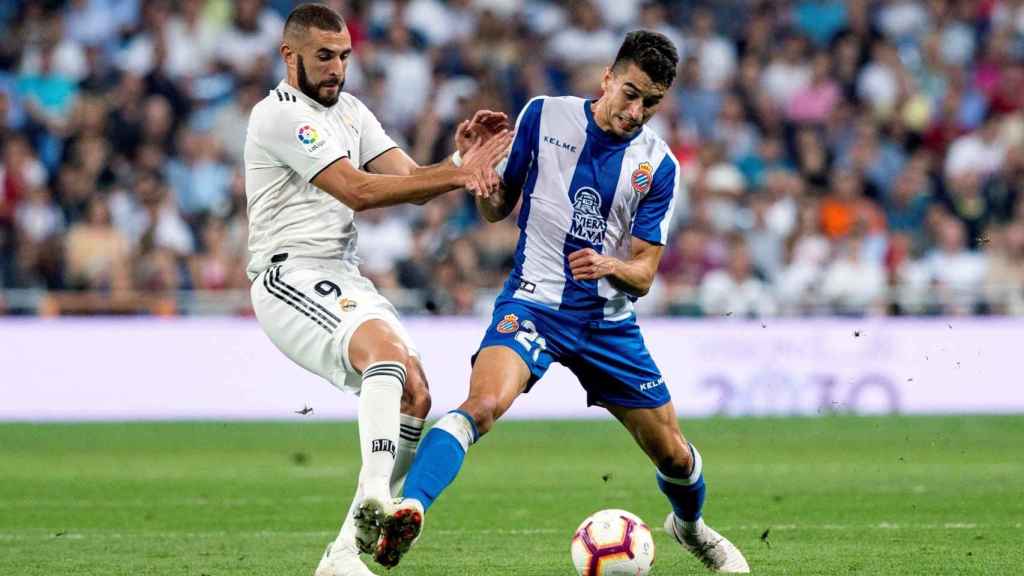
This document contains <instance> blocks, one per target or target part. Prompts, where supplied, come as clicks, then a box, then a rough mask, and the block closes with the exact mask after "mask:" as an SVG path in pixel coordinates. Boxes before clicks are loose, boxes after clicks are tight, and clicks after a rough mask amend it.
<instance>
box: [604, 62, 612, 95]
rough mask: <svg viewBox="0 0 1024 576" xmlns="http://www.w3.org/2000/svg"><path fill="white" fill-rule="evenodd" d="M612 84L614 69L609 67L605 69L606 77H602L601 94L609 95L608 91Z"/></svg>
mask: <svg viewBox="0 0 1024 576" xmlns="http://www.w3.org/2000/svg"><path fill="white" fill-rule="evenodd" d="M611 84H612V67H611V66H608V67H606V68H605V69H604V76H602V77H601V92H603V93H605V94H607V93H608V89H609V88H610V87H611Z"/></svg>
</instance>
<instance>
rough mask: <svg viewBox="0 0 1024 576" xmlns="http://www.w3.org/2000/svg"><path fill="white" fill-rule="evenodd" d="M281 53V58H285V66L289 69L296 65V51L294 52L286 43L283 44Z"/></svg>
mask: <svg viewBox="0 0 1024 576" xmlns="http://www.w3.org/2000/svg"><path fill="white" fill-rule="evenodd" d="M279 51H280V52H281V58H284V63H285V65H287V66H289V67H291V66H294V65H295V62H294V60H295V51H294V50H292V48H291V46H289V45H288V44H287V43H286V42H282V43H281V48H280V50H279Z"/></svg>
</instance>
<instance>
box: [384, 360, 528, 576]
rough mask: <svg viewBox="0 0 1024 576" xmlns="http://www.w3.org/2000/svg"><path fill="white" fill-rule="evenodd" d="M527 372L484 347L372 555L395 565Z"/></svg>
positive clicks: (430, 437)
mask: <svg viewBox="0 0 1024 576" xmlns="http://www.w3.org/2000/svg"><path fill="white" fill-rule="evenodd" d="M529 380H530V370H529V368H528V367H527V366H526V363H525V362H524V361H523V360H522V358H521V357H520V356H519V354H517V353H516V352H514V351H513V350H511V349H509V348H507V347H505V346H491V347H488V348H484V349H483V350H481V351H480V354H479V356H477V359H476V363H475V364H474V365H473V373H472V376H471V377H470V384H469V397H468V398H467V399H466V401H465V402H463V403H462V405H461V406H459V408H458V409H456V410H453V411H451V412H449V413H448V414H446V415H445V416H444V417H442V418H441V419H440V420H438V422H437V424H435V425H434V426H433V427H432V428H431V429H430V432H428V433H427V435H426V437H425V438H424V439H423V443H422V445H421V446H420V449H419V453H418V454H417V456H416V459H415V460H414V461H413V465H412V470H410V471H409V476H408V478H407V479H406V482H405V489H404V500H403V501H402V503H401V504H399V506H398V509H397V510H396V511H395V513H394V514H393V515H392V516H389V517H388V518H387V519H386V520H385V524H384V527H383V534H382V535H381V539H380V544H379V546H378V548H377V552H376V553H375V554H374V558H375V559H376V560H377V562H379V563H380V564H382V565H384V566H389V567H390V566H395V565H397V564H398V562H399V560H401V557H402V555H403V554H404V553H405V552H406V551H408V550H409V547H410V546H412V543H413V542H414V541H415V540H416V538H417V537H418V536H419V533H420V529H421V527H422V522H423V513H424V512H425V511H426V510H427V509H429V508H430V506H431V505H432V504H433V503H434V500H436V499H437V497H438V496H440V494H441V492H443V491H444V489H445V488H447V487H448V485H450V484H451V483H452V482H453V481H454V480H455V477H456V476H457V475H458V474H459V470H460V469H461V468H462V462H463V459H464V458H465V456H466V451H467V450H468V449H469V446H470V445H471V444H472V443H474V442H475V441H476V440H478V439H479V438H480V436H482V435H483V434H486V433H487V432H489V431H490V430H491V428H492V427H493V426H494V422H495V421H496V420H497V419H498V418H500V417H501V415H502V414H504V413H505V412H506V411H507V410H508V409H509V407H511V406H512V402H513V401H515V399H516V397H517V396H519V394H521V393H522V392H523V390H525V389H526V385H527V383H528V382H529Z"/></svg>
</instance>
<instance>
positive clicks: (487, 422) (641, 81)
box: [377, 31, 749, 572]
mask: <svg viewBox="0 0 1024 576" xmlns="http://www.w3.org/2000/svg"><path fill="white" fill-rule="evenodd" d="M677 64H678V56H677V53H676V49H675V47H674V46H673V45H672V43H671V41H669V40H668V39H667V38H666V37H665V36H663V35H661V34H658V33H655V32H647V31H637V32H631V33H630V34H628V35H627V36H626V38H625V41H624V42H623V44H622V47H621V48H620V50H619V52H618V55H617V56H616V59H615V62H614V63H613V64H612V65H611V66H610V67H608V68H607V69H606V70H605V73H604V78H603V81H602V89H603V90H602V92H603V93H602V95H601V97H600V98H598V99H596V100H585V99H582V98H575V97H558V98H553V97H545V96H541V97H538V98H534V99H533V100H531V101H530V102H529V103H528V104H527V105H526V107H525V109H524V110H523V111H522V113H521V114H520V116H519V119H518V121H517V123H516V135H515V141H514V143H513V145H512V151H511V153H510V155H509V157H508V159H507V162H506V163H505V164H504V165H503V166H501V167H500V168H499V171H500V172H501V174H502V183H503V188H502V191H501V192H500V193H497V194H494V195H492V196H490V197H488V198H479V197H478V198H477V206H478V208H479V210H480V212H481V214H483V216H484V217H485V218H486V219H487V220H489V221H491V222H495V221H498V220H501V219H503V218H505V217H506V216H508V215H509V214H510V213H511V211H512V209H513V207H514V206H515V205H516V203H517V202H518V201H519V198H520V197H521V198H522V206H521V208H520V212H519V220H518V223H519V229H520V235H519V244H518V247H517V249H516V258H515V267H514V269H513V270H512V273H511V275H510V276H509V278H508V281H507V282H506V283H505V288H504V291H503V292H502V293H501V294H500V295H499V296H498V299H497V301H496V302H495V304H494V316H493V320H492V322H491V324H490V326H489V327H488V329H487V332H486V334H485V335H484V338H483V342H482V343H481V345H480V349H479V351H478V352H477V354H476V355H475V356H474V357H473V362H474V363H473V372H472V376H471V379H470V386H469V397H468V398H467V400H466V401H465V402H464V403H463V404H462V405H461V406H460V407H459V408H458V409H457V410H453V411H451V412H449V413H448V414H446V415H445V416H444V417H442V418H441V419H440V420H439V421H438V423H437V424H436V425H435V426H434V427H433V428H432V429H431V430H430V432H429V433H428V434H427V436H426V437H425V438H424V440H423V444H422V445H421V447H420V451H419V454H418V455H417V456H416V459H415V461H414V463H413V467H412V470H411V471H410V473H409V476H408V479H407V481H406V484H405V490H404V496H405V500H403V502H402V503H401V504H400V505H399V506H398V507H397V508H396V510H395V512H394V513H393V514H392V515H390V516H389V517H388V518H387V519H386V520H385V522H384V528H383V532H382V534H381V543H380V545H379V549H378V554H377V559H378V561H383V562H382V563H383V564H385V565H388V566H393V565H395V564H397V563H398V561H399V560H400V558H401V555H402V554H403V553H404V552H405V551H407V550H408V548H409V547H410V546H411V545H412V543H413V542H414V541H415V539H416V538H417V537H418V535H419V532H420V528H421V526H422V522H423V514H424V513H425V511H426V510H428V509H429V508H430V505H431V503H432V502H433V501H434V500H435V499H436V498H437V497H438V495H440V493H441V492H442V491H443V490H444V489H445V488H446V487H447V486H448V485H449V484H450V483H451V482H452V481H453V480H454V479H455V477H456V475H457V474H458V472H459V469H460V468H461V466H462V461H463V458H464V457H465V454H466V451H467V450H468V449H469V446H470V445H472V444H473V443H474V442H476V441H478V440H479V439H480V437H481V435H483V434H486V433H487V432H488V431H489V430H490V429H491V427H492V426H493V424H494V422H495V420H496V419H497V418H499V417H500V416H501V415H502V414H504V413H505V411H506V410H508V408H509V407H510V406H511V405H512V402H513V401H514V400H515V399H516V397H518V396H519V395H520V394H523V393H525V392H528V391H529V390H530V388H531V387H532V386H533V385H534V384H535V383H536V382H537V381H538V380H539V379H540V378H541V377H542V376H543V375H544V373H545V371H546V370H547V368H548V366H549V365H550V364H551V362H552V361H556V362H560V363H561V364H563V365H565V366H566V367H567V368H569V370H571V371H572V372H573V373H574V374H575V375H576V377H577V378H578V379H579V381H580V383H581V384H582V385H583V387H584V388H585V389H586V391H587V396H588V403H589V404H591V405H598V406H602V407H604V408H606V409H607V410H608V411H609V412H611V413H612V414H613V415H614V416H615V417H616V418H617V419H618V420H619V421H620V422H622V424H623V425H624V426H625V427H626V429H627V430H629V432H630V433H631V434H632V435H633V437H634V438H635V439H636V442H637V444H639V446H640V448H641V449H643V450H644V452H646V453H647V455H648V456H649V457H650V459H651V461H652V462H653V463H654V466H655V468H656V470H655V477H656V484H657V486H658V487H659V489H660V490H661V492H662V493H663V494H664V495H665V496H666V498H667V499H668V501H669V504H670V505H671V508H672V511H671V512H669V514H668V517H667V518H666V519H665V530H666V531H668V533H669V534H670V535H671V536H672V537H673V538H674V539H675V540H676V541H677V542H679V543H680V544H681V546H682V547H683V548H684V549H686V550H687V551H688V552H690V553H692V554H693V555H694V556H696V557H697V558H698V559H699V560H700V561H701V562H703V563H704V564H705V565H706V566H707V567H708V568H710V569H712V570H714V571H716V572H749V567H748V566H747V562H746V560H745V559H744V557H743V554H742V553H740V551H739V550H738V549H737V548H736V547H735V546H734V545H733V544H732V543H731V542H729V541H728V540H727V539H725V538H724V537H722V536H721V535H720V534H718V533H717V532H715V531H714V530H712V529H711V528H710V527H708V526H707V525H706V524H705V523H704V521H703V519H702V517H701V516H702V506H703V502H704V495H705V488H704V476H703V474H702V472H701V471H702V467H703V465H702V461H701V457H700V453H699V452H698V451H697V449H696V448H694V446H693V444H690V443H689V442H688V441H687V440H686V439H685V438H684V437H683V435H682V433H681V432H680V430H679V422H678V420H677V418H676V411H675V408H674V407H673V405H672V400H671V398H670V397H669V391H668V387H667V386H666V383H665V378H664V377H663V376H662V374H661V372H660V370H659V369H658V367H657V365H655V363H654V360H653V359H652V358H651V355H650V353H649V352H648V351H647V346H646V345H645V344H644V341H643V337H642V336H641V334H640V329H639V327H638V326H637V324H636V315H635V314H634V312H633V301H634V300H636V299H637V298H639V297H641V296H643V295H644V294H646V293H647V292H648V290H649V289H650V287H651V283H652V282H653V281H654V277H655V272H656V271H657V269H658V263H659V261H660V260H661V255H662V250H663V248H664V246H665V243H666V236H667V234H668V231H669V223H670V221H671V217H672V208H673V204H674V201H675V194H676V190H677V189H678V187H679V176H680V174H679V165H678V163H677V162H676V160H675V158H674V157H673V155H672V152H671V151H670V150H669V147H668V145H667V144H665V142H664V141H663V140H662V139H661V138H659V137H658V136H657V135H655V134H654V132H652V131H651V130H650V129H648V128H646V127H645V126H644V125H645V123H646V122H647V121H648V120H649V119H650V118H651V116H653V115H654V114H655V112H657V111H658V108H659V106H660V104H661V101H662V98H663V97H664V95H665V93H666V92H667V91H668V90H669V88H670V87H671V85H672V82H673V80H674V78H675V71H676V66H677Z"/></svg>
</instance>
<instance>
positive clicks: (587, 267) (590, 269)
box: [569, 237, 665, 297]
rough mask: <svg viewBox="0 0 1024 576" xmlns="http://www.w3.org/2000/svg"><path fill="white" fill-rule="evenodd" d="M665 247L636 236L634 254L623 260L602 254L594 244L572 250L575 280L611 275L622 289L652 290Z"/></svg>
mask: <svg viewBox="0 0 1024 576" xmlns="http://www.w3.org/2000/svg"><path fill="white" fill-rule="evenodd" d="M664 248H665V247H664V246H660V245H658V244H651V243H650V242H647V241H646V240H641V239H640V238H636V237H633V241H632V245H631V249H632V255H631V256H630V258H629V259H628V260H619V259H618V258H615V257H613V256H605V255H604V254H599V253H598V252H597V251H596V250H594V249H593V248H584V249H582V250H577V251H575V252H573V253H572V254H569V270H570V271H571V272H572V277H573V279H574V280H597V279H598V278H608V281H609V282H611V283H612V285H613V286H615V287H616V288H618V289H619V290H622V291H623V292H626V293H627V294H631V295H633V296H638V297H639V296H643V295H645V294H647V292H649V291H650V290H651V284H653V283H654V276H655V274H656V273H657V272H658V264H659V263H660V262H661V254H662V252H663V251H664Z"/></svg>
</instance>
